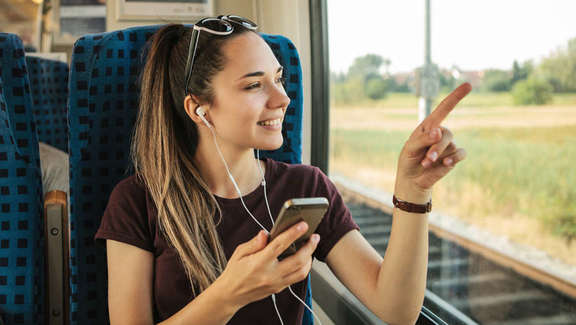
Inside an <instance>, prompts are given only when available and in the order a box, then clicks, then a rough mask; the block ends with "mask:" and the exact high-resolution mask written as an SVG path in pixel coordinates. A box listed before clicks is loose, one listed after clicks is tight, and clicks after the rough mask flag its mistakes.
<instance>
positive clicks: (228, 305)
mask: <svg viewBox="0 0 576 325" xmlns="http://www.w3.org/2000/svg"><path fill="white" fill-rule="evenodd" d="M223 282H224V281H223V280H222V278H218V279H216V281H214V282H213V283H212V285H211V286H210V287H209V288H208V289H210V290H212V294H213V296H214V298H215V299H216V301H217V302H218V305H220V306H222V308H223V309H224V310H225V312H226V314H230V315H231V316H232V315H234V314H236V312H237V311H238V310H240V308H242V307H244V304H242V303H241V302H239V301H238V299H236V297H235V295H234V293H233V292H231V291H230V286H228V285H226V284H224V283H223Z"/></svg>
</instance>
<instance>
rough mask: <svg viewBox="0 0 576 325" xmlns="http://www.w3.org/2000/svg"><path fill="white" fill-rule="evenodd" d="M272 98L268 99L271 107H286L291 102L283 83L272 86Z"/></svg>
mask: <svg viewBox="0 0 576 325" xmlns="http://www.w3.org/2000/svg"><path fill="white" fill-rule="evenodd" d="M270 92H271V93H270V98H269V99H268V107H269V108H286V107H288V104H290V97H288V95H286V91H285V90H284V87H283V86H282V85H277V86H275V87H272V90H271V91H270Z"/></svg>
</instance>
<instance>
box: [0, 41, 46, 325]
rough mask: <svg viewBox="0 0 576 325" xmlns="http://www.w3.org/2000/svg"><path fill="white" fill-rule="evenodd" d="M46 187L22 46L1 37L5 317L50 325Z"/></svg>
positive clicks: (0, 301)
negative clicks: (46, 310)
mask: <svg viewBox="0 0 576 325" xmlns="http://www.w3.org/2000/svg"><path fill="white" fill-rule="evenodd" d="M42 229H43V220H42V183H41V172H40V162H39V157H38V139H37V135H36V128H35V123H34V119H33V116H32V101H31V96H30V83H29V81H28V74H27V70H26V62H25V59H24V49H23V47H22V41H21V40H20V39H19V38H18V37H17V36H16V35H13V34H5V33H0V313H2V318H3V319H4V322H5V323H6V324H8V325H12V324H45V321H44V315H45V314H44V296H45V293H44V290H43V288H44V276H43V273H44V272H43V271H44V253H43V252H44V244H43V232H42Z"/></svg>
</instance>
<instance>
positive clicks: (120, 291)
mask: <svg viewBox="0 0 576 325" xmlns="http://www.w3.org/2000/svg"><path fill="white" fill-rule="evenodd" d="M106 247H107V255H108V257H107V258H108V304H109V310H110V324H111V325H150V324H154V319H153V296H152V292H153V291H152V284H153V272H154V256H153V255H152V253H150V252H148V251H146V250H143V249H141V248H138V247H135V246H132V245H129V244H125V243H122V242H118V241H114V240H106ZM218 286H219V284H218V282H214V284H212V285H211V286H210V287H208V289H206V290H204V292H202V293H201V294H200V295H198V296H197V297H196V298H195V299H194V300H192V301H191V302H190V303H189V304H188V305H186V306H185V307H184V308H182V309H181V310H180V311H179V312H178V313H176V314H174V315H173V316H172V317H170V318H169V319H167V320H165V321H164V322H162V323H160V324H163V325H175V324H190V325H194V324H206V325H211V324H226V322H227V321H229V320H230V319H231V318H232V316H234V314H235V313H236V311H237V307H234V306H233V305H232V304H231V303H229V302H228V301H226V299H225V298H226V296H225V295H223V294H222V293H223V292H225V290H222V289H221V288H218Z"/></svg>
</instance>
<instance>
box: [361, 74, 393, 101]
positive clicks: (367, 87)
mask: <svg viewBox="0 0 576 325" xmlns="http://www.w3.org/2000/svg"><path fill="white" fill-rule="evenodd" d="M387 90H388V89H387V84H386V80H384V78H382V77H380V76H378V77H376V78H370V79H368V80H367V81H366V83H365V84H364V93H365V94H366V96H368V98H370V99H372V100H378V99H383V98H384V97H386V92H387Z"/></svg>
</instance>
